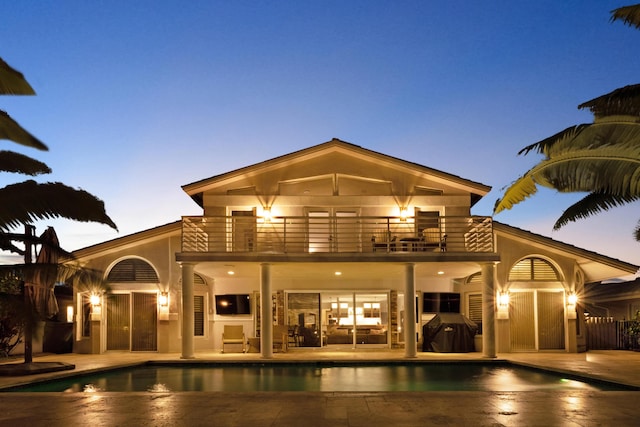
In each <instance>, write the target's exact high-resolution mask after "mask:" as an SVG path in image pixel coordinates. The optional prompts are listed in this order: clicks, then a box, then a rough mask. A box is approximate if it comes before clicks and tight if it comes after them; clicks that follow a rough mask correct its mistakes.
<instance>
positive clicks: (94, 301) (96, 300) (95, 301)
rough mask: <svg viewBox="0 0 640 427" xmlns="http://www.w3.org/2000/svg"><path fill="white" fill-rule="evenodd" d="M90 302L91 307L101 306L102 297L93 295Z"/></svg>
mask: <svg viewBox="0 0 640 427" xmlns="http://www.w3.org/2000/svg"><path fill="white" fill-rule="evenodd" d="M89 302H90V303H91V305H100V295H96V294H92V295H91V296H90V297H89Z"/></svg>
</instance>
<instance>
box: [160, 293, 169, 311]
mask: <svg viewBox="0 0 640 427" xmlns="http://www.w3.org/2000/svg"><path fill="white" fill-rule="evenodd" d="M158 304H159V305H160V307H166V306H168V305H169V294H168V293H167V292H161V293H160V295H159V296H158Z"/></svg>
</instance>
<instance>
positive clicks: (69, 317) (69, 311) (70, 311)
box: [67, 305, 73, 323]
mask: <svg viewBox="0 0 640 427" xmlns="http://www.w3.org/2000/svg"><path fill="white" fill-rule="evenodd" d="M67 323H73V306H72V305H68V306H67Z"/></svg>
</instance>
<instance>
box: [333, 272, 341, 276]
mask: <svg viewBox="0 0 640 427" xmlns="http://www.w3.org/2000/svg"><path fill="white" fill-rule="evenodd" d="M333 274H335V275H336V276H342V271H336V272H335V273H333Z"/></svg>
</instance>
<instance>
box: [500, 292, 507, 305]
mask: <svg viewBox="0 0 640 427" xmlns="http://www.w3.org/2000/svg"><path fill="white" fill-rule="evenodd" d="M498 305H500V306H502V307H506V306H508V305H509V292H500V294H498Z"/></svg>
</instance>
